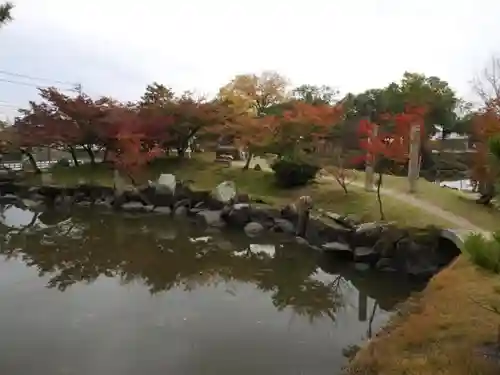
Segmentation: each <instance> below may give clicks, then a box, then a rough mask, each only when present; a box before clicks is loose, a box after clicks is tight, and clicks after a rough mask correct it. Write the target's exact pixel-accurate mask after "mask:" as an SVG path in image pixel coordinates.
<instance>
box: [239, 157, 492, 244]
mask: <svg viewBox="0 0 500 375" xmlns="http://www.w3.org/2000/svg"><path fill="white" fill-rule="evenodd" d="M243 164H244V163H243V162H233V163H232V166H233V167H242V166H243ZM255 164H259V165H260V166H261V167H262V170H265V171H271V168H270V167H269V164H268V163H267V161H266V160H265V159H263V158H254V160H252V162H251V163H250V168H253V166H254V165H255ZM322 179H323V180H328V181H332V182H334V183H337V182H336V181H335V179H334V178H333V177H328V176H325V177H322ZM351 185H353V186H356V187H358V188H364V184H362V183H360V182H356V181H353V182H352V183H351ZM381 192H382V194H383V195H387V196H390V197H391V198H393V199H397V200H399V201H401V202H404V203H406V204H410V205H412V206H414V207H417V208H419V209H421V210H423V211H426V212H427V213H430V214H431V215H434V216H438V217H439V218H441V219H444V220H446V221H448V222H450V223H452V224H454V225H455V226H456V230H457V231H458V232H460V234H461V235H462V234H466V233H468V232H478V233H481V234H484V235H487V236H489V235H490V232H488V231H485V230H484V229H482V228H480V227H478V226H477V225H475V224H473V223H471V222H470V221H469V220H467V219H465V218H463V217H461V216H458V215H455V214H454V213H452V212H449V211H446V210H443V209H442V208H440V207H438V206H436V205H434V204H432V203H430V202H428V201H425V200H423V199H420V198H417V197H415V196H413V195H411V194H407V193H401V192H398V191H395V190H392V189H388V188H382V189H381Z"/></svg>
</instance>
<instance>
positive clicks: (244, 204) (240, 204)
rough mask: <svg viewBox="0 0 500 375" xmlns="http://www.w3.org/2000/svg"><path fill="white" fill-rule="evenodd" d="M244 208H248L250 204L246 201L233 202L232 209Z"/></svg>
mask: <svg viewBox="0 0 500 375" xmlns="http://www.w3.org/2000/svg"><path fill="white" fill-rule="evenodd" d="M244 208H250V204H248V203H236V204H233V210H241V209H244Z"/></svg>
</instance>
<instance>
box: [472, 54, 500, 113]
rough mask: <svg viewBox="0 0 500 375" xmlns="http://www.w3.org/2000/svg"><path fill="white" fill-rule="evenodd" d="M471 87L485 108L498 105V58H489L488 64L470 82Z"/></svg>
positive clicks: (499, 70) (499, 63) (499, 71)
mask: <svg viewBox="0 0 500 375" xmlns="http://www.w3.org/2000/svg"><path fill="white" fill-rule="evenodd" d="M472 87H473V89H474V91H475V92H476V94H477V95H478V97H479V98H480V99H481V101H482V102H483V104H484V105H485V106H488V105H489V106H491V105H493V104H495V103H500V58H499V57H496V56H492V57H491V60H490V61H489V63H488V64H487V65H486V66H485V67H484V68H483V70H482V71H481V72H480V73H479V74H478V75H476V77H474V79H473V80H472Z"/></svg>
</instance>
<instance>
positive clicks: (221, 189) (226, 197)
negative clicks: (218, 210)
mask: <svg viewBox="0 0 500 375" xmlns="http://www.w3.org/2000/svg"><path fill="white" fill-rule="evenodd" d="M212 196H213V198H214V199H215V200H217V201H219V202H222V203H224V204H228V203H230V202H231V201H232V200H233V199H234V198H235V197H236V185H235V184H234V182H233V181H224V182H221V183H220V184H219V185H217V186H216V188H215V189H214V190H213V191H212Z"/></svg>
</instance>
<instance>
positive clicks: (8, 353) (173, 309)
mask: <svg viewBox="0 0 500 375" xmlns="http://www.w3.org/2000/svg"><path fill="white" fill-rule="evenodd" d="M0 238H1V241H0V246H1V247H0V300H1V301H2V304H1V308H0V332H1V334H0V374H9V375H17V374H19V375H31V374H33V375H35V374H36V375H56V374H75V375H100V374H103V375H114V374H116V375H118V374H120V375H129V374H148V375H155V374H185V375H191V374H203V375H211V374H213V375H223V374H235V373H238V374H240V375H245V374H252V375H253V374H257V373H258V374H273V375H279V374H286V375H291V374H308V375H314V374H329V375H332V374H338V373H340V372H341V371H340V369H341V367H342V366H343V365H345V364H346V361H347V360H346V358H345V357H344V354H343V353H344V352H345V351H346V349H348V348H349V347H350V346H351V345H354V344H361V343H362V341H363V340H365V339H366V338H367V337H369V336H371V335H372V334H373V333H374V332H376V330H377V329H378V328H379V327H380V326H381V325H382V324H384V323H385V322H386V321H387V319H388V317H389V315H390V311H391V310H392V309H393V308H394V305H395V304H396V303H397V302H400V301H402V300H404V299H405V298H406V297H407V296H408V294H409V293H410V291H411V290H412V288H414V287H415V286H412V285H410V284H408V283H406V282H404V281H401V280H394V279H391V278H390V276H388V275H381V274H371V273H359V272H357V271H355V270H354V268H352V267H347V266H343V265H341V264H339V263H336V261H334V260H333V259H329V258H324V257H323V256H322V255H320V254H318V253H315V252H314V251H312V250H311V249H309V248H306V247H301V246H299V245H297V244H295V243H293V242H290V240H287V239H285V238H284V237H279V236H277V237H267V238H261V239H259V240H251V239H248V238H246V237H245V236H244V235H241V234H237V233H232V232H222V233H221V232H217V231H214V230H206V229H203V228H196V227H195V226H193V225H191V224H187V223H186V222H183V223H180V222H178V221H177V222H176V221H172V220H171V219H170V218H169V217H166V216H162V215H156V216H155V215H148V216H146V215H140V214H121V215H117V214H111V213H106V212H98V211H96V210H90V209H81V210H78V211H75V212H72V213H71V216H70V215H69V214H62V213H55V212H44V213H33V212H30V211H26V210H23V209H20V208H17V207H15V206H12V205H7V206H3V207H2V209H1V211H0Z"/></svg>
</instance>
